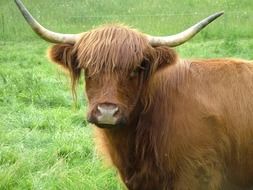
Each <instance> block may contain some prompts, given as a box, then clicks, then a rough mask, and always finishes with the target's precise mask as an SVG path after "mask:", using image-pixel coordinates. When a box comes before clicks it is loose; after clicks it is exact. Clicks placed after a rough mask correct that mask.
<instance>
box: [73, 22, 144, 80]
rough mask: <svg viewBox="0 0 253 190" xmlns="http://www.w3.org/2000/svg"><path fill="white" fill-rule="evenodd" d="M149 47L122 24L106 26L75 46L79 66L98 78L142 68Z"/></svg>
mask: <svg viewBox="0 0 253 190" xmlns="http://www.w3.org/2000/svg"><path fill="white" fill-rule="evenodd" d="M148 46H149V44H148V41H147V39H146V37H145V36H144V35H143V34H141V33H140V32H138V31H137V30H134V29H131V28H129V27H126V26H123V25H106V26H102V27H99V28H96V29H94V30H91V31H89V32H87V33H85V34H84V35H83V37H82V38H81V39H80V41H79V42H78V43H77V44H76V47H75V48H76V50H77V59H78V61H79V67H82V68H84V69H89V75H90V76H92V75H95V74H97V73H99V72H100V71H101V70H102V69H103V70H104V71H106V72H107V73H110V72H115V71H117V72H118V71H122V72H123V71H126V70H132V69H134V68H136V67H138V66H140V64H141V62H142V60H143V57H144V55H143V52H144V51H145V49H146V48H147V47H148Z"/></svg>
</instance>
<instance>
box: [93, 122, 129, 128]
mask: <svg viewBox="0 0 253 190" xmlns="http://www.w3.org/2000/svg"><path fill="white" fill-rule="evenodd" d="M95 125H96V126H97V127H99V128H102V129H115V128H121V127H124V126H125V125H124V124H116V125H111V124H103V123H99V124H95Z"/></svg>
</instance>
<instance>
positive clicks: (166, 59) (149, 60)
mask: <svg viewBox="0 0 253 190" xmlns="http://www.w3.org/2000/svg"><path fill="white" fill-rule="evenodd" d="M176 61H177V54H176V52H175V51H174V50H173V49H171V48H169V47H167V46H159V47H153V48H152V49H150V50H149V51H147V52H146V54H145V55H144V61H143V63H142V66H143V67H145V68H146V70H148V71H149V72H148V76H150V75H153V74H154V73H155V72H156V71H158V70H161V69H163V68H165V67H167V66H169V65H172V64H174V63H176Z"/></svg>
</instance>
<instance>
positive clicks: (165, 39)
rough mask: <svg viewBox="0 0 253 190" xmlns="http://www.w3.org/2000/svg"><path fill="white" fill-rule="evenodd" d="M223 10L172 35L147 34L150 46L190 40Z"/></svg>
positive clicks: (169, 44)
mask: <svg viewBox="0 0 253 190" xmlns="http://www.w3.org/2000/svg"><path fill="white" fill-rule="evenodd" d="M223 13H224V12H219V13H215V14H213V15H211V16H209V17H207V18H205V19H203V20H202V21H200V22H199V23H197V24H195V25H193V26H192V27H190V28H188V29H186V30H185V31H183V32H181V33H178V34H175V35H172V36H150V35H147V38H148V40H149V43H150V44H151V45H152V46H161V45H166V46H170V47H175V46H179V45H181V44H183V43H185V42H186V41H188V40H190V39H191V38H192V37H193V36H195V35H196V34H197V33H198V32H199V31H201V30H202V29H203V28H205V27H206V26H207V25H208V24H210V23H211V22H212V21H214V20H215V19H217V18H218V17H220V16H221V15H223Z"/></svg>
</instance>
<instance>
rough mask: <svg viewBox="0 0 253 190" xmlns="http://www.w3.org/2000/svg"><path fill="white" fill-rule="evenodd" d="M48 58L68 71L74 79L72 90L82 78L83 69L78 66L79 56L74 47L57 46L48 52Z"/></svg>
mask: <svg viewBox="0 0 253 190" xmlns="http://www.w3.org/2000/svg"><path fill="white" fill-rule="evenodd" d="M48 57H49V58H50V59H51V60H52V61H53V62H55V63H57V64H59V65H60V66H62V67H63V68H64V69H67V70H68V71H69V73H70V77H71V79H72V89H74V87H75V84H76V81H77V80H78V79H79V77H80V73H81V68H80V67H79V66H78V61H77V54H76V51H75V49H74V46H73V45H70V44H57V45H54V46H52V47H51V48H50V49H49V51H48Z"/></svg>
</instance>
